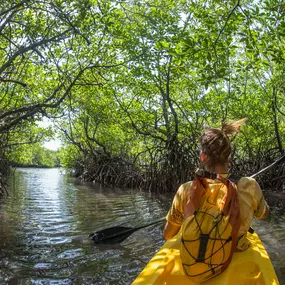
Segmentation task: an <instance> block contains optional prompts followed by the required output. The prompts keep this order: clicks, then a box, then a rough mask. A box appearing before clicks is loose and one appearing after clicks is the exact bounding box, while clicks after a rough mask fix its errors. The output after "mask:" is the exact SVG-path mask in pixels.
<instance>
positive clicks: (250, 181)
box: [237, 176, 260, 193]
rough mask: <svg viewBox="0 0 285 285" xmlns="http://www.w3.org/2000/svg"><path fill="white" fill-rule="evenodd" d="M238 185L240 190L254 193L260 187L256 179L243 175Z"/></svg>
mask: <svg viewBox="0 0 285 285" xmlns="http://www.w3.org/2000/svg"><path fill="white" fill-rule="evenodd" d="M237 187H238V189H239V191H247V192H252V193H254V192H255V191H256V190H259V189H260V187H259V185H258V183H257V182H256V180H255V179H254V178H252V177H248V176H243V177H241V178H240V179H239V180H238V182H237Z"/></svg>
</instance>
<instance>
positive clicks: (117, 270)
mask: <svg viewBox="0 0 285 285" xmlns="http://www.w3.org/2000/svg"><path fill="white" fill-rule="evenodd" d="M164 201H165V202H164ZM170 202H171V198H170V197H166V196H161V197H159V198H158V197H155V196H153V195H150V194H148V193H143V192H139V191H134V190H132V191H131V190H127V191H126V190H125V191H122V190H120V189H108V188H103V187H95V186H94V185H89V186H88V185H81V184H75V183H74V181H73V180H72V179H70V178H68V177H67V176H65V175H63V174H61V173H60V171H59V170H58V169H18V170H17V171H16V173H15V176H14V177H13V178H12V179H11V183H10V196H9V198H8V199H7V200H6V201H5V203H4V204H3V205H2V206H0V284H11V285H12V284H21V285H23V284H99V285H100V284H104V285H105V284H124V285H126V284H130V283H131V281H132V280H133V279H134V278H135V277H136V275H137V274H138V273H139V272H140V271H141V270H142V269H143V267H144V265H145V264H146V263H147V262H148V260H149V259H150V257H151V256H152V255H153V254H154V253H155V251H156V250H157V249H158V248H159V247H160V246H161V245H162V244H163V240H162V228H161V226H151V227H149V228H146V229H142V230H140V231H137V232H135V233H133V234H132V235H131V236H130V237H129V238H128V239H127V240H126V241H125V242H123V243H122V244H120V245H93V243H92V242H91V241H90V240H89V239H88V237H87V236H88V234H89V233H91V232H93V231H96V230H100V229H104V228H107V227H112V226H115V225H125V226H137V225H141V224H147V223H149V222H151V221H153V220H157V219H160V218H161V217H163V216H164V215H165V214H166V212H167V209H168V206H169V204H170ZM280 220H281V221H282V222H280ZM284 227H285V222H284V220H282V219H279V220H274V221H267V222H256V223H255V229H256V230H257V232H258V233H259V234H260V236H261V238H262V240H263V241H264V242H265V245H266V248H267V250H268V252H269V254H270V256H271V258H272V260H273V263H274V266H275V268H276V271H277V274H278V276H279V278H280V279H281V280H280V283H281V284H285V272H284V271H285V266H284V259H285V238H284V234H283V233H284ZM282 245H283V246H282ZM282 278H283V279H282ZM282 280H283V282H282Z"/></svg>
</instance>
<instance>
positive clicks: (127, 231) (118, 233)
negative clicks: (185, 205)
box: [89, 219, 165, 244]
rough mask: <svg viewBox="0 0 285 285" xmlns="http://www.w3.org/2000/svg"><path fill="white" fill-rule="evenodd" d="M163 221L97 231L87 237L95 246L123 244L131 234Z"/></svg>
mask: <svg viewBox="0 0 285 285" xmlns="http://www.w3.org/2000/svg"><path fill="white" fill-rule="evenodd" d="M164 221H165V219H162V220H159V221H155V222H152V223H149V224H147V225H143V226H139V227H134V228H131V227H122V226H116V227H111V228H107V229H104V230H101V231H97V232H95V233H91V234H90V235H89V237H90V238H91V239H93V241H94V243H96V244H114V243H121V242H123V241H124V240H125V239H126V238H127V237H129V236H130V235H131V234H132V233H133V232H135V231H137V230H140V229H143V228H146V227H149V226H152V225H155V224H159V223H162V222H164Z"/></svg>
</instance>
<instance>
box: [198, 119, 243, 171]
mask: <svg viewBox="0 0 285 285" xmlns="http://www.w3.org/2000/svg"><path fill="white" fill-rule="evenodd" d="M246 120H247V118H243V119H241V120H237V121H232V122H230V123H227V122H223V123H222V127H221V128H220V129H218V128H207V129H205V130H204V132H203V133H202V135H201V137H200V146H201V149H202V151H203V152H204V153H205V154H206V156H207V160H206V164H207V165H208V166H213V165H216V164H225V163H227V162H228V160H229V156H230V154H231V150H232V148H231V142H230V138H229V136H230V135H232V134H235V133H236V134H237V133H238V131H239V129H240V126H241V125H242V124H243V123H244V122H245V121H246Z"/></svg>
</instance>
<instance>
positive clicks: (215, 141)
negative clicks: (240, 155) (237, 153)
mask: <svg viewBox="0 0 285 285" xmlns="http://www.w3.org/2000/svg"><path fill="white" fill-rule="evenodd" d="M245 121H246V119H241V120H238V121H235V122H232V123H225V124H223V126H222V128H221V129H217V128H208V129H206V130H205V131H204V132H203V134H202V136H201V137H200V147H201V151H200V160H201V163H202V164H203V165H204V166H205V167H206V169H207V170H208V171H209V172H211V173H217V174H219V175H220V177H223V178H228V177H229V173H228V168H229V158H230V154H231V143H230V139H229V136H230V135H232V134H235V133H237V132H238V130H239V128H240V126H241V125H242V124H243V123H244V122H245ZM207 182H208V183H209V187H210V189H212V191H213V189H214V188H215V189H216V188H217V187H219V185H220V184H221V181H220V180H217V179H207ZM191 184H192V182H187V183H184V184H182V185H181V186H180V187H179V189H178V191H177V193H176V195H175V197H174V200H173V203H172V206H171V208H170V210H169V212H168V214H167V216H166V220H167V222H166V225H165V227H164V231H163V236H164V238H165V239H166V240H168V239H170V238H172V237H173V236H175V235H176V234H177V233H178V232H179V230H180V228H181V225H182V222H183V220H184V219H185V218H186V217H185V207H186V206H187V205H188V204H189V200H190V194H189V192H190V191H189V189H190V188H191ZM219 189H221V191H225V187H220V188H219ZM207 191H208V190H207ZM218 195H220V197H222V196H225V195H226V192H224V193H218ZM237 196H238V201H239V207H240V213H239V214H240V227H239V230H238V237H239V239H238V245H237V248H236V250H238V251H243V250H246V249H247V248H248V247H249V246H250V242H249V241H248V240H247V239H246V234H247V231H248V230H249V228H250V226H251V223H252V220H253V218H256V219H262V218H267V217H268V214H269V208H268V205H267V203H266V202H265V200H264V197H263V194H262V191H261V189H260V187H259V185H258V183H257V182H256V181H255V179H253V178H249V177H242V178H240V179H239V180H238V181H237ZM186 208H187V207H186Z"/></svg>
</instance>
